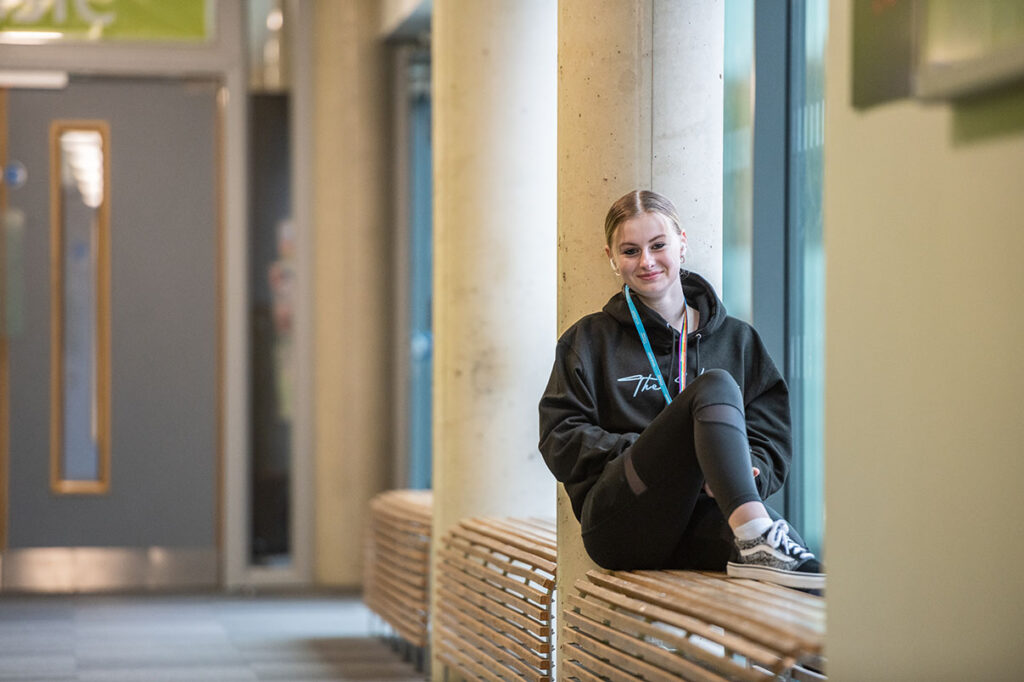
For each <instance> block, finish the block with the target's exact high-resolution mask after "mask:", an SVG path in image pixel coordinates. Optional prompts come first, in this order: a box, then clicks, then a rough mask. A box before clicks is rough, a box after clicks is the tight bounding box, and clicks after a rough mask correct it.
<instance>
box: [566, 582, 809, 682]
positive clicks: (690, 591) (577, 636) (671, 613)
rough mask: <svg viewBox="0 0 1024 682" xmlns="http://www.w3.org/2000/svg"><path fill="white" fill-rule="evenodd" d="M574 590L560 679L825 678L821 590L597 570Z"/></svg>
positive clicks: (586, 681) (569, 603)
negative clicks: (818, 592) (815, 592)
mask: <svg viewBox="0 0 1024 682" xmlns="http://www.w3.org/2000/svg"><path fill="white" fill-rule="evenodd" d="M575 588H576V591H577V592H578V594H575V595H570V596H569V597H568V599H567V605H566V610H565V612H564V613H563V614H562V625H561V631H560V633H559V637H560V638H561V645H562V646H563V656H562V662H561V664H560V665H561V666H562V667H561V668H560V669H559V679H561V680H572V679H576V680H581V681H583V682H592V681H594V680H601V679H605V678H608V679H613V680H619V679H636V678H642V679H645V680H665V681H667V680H679V679H685V680H702V681H708V682H712V681H715V682H718V681H721V680H743V681H749V682H756V681H758V680H778V679H780V678H781V679H797V680H821V679H824V676H823V674H821V673H819V672H817V671H820V670H823V669H824V661H823V659H822V658H821V656H822V648H823V644H824V636H825V608H824V599H822V598H821V597H816V596H812V595H808V594H805V593H802V592H798V591H795V590H790V589H787V588H784V587H778V586H776V585H770V584H766V583H761V582H757V581H754V580H736V579H728V578H726V577H725V576H724V575H723V574H720V573H700V572H695V571H611V572H609V571H600V570H595V571H590V572H589V573H587V575H586V577H585V578H581V579H580V580H578V581H576V584H575ZM805 666H806V667H805Z"/></svg>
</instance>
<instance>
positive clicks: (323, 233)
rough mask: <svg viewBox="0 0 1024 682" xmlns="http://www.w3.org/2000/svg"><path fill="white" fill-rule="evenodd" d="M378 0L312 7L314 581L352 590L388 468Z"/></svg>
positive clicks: (327, 1) (386, 229)
mask: <svg viewBox="0 0 1024 682" xmlns="http://www.w3.org/2000/svg"><path fill="white" fill-rule="evenodd" d="M378 11H379V8H378V6H377V2H376V0H355V1H353V2H334V0H319V1H318V2H317V3H316V5H315V17H316V30H315V38H314V39H315V47H314V50H315V53H314V54H315V73H314V84H315V91H316V94H315V103H314V105H315V115H314V137H315V139H316V153H315V165H314V177H313V182H314V187H313V201H314V206H313V218H314V222H315V227H314V239H315V251H314V256H313V265H314V269H315V279H314V294H315V299H314V313H313V314H314V316H315V333H314V347H315V351H314V353H315V355H314V358H315V367H316V372H315V380H314V395H315V401H316V409H315V415H316V431H315V438H316V444H315V452H316V482H315V494H316V519H317V522H318V523H317V528H316V535H315V550H316V567H315V568H316V570H315V574H316V580H317V582H319V583H321V584H328V585H358V584H359V583H360V580H361V576H362V564H363V534H364V530H365V528H366V524H367V514H368V510H369V499H370V497H372V496H373V495H374V494H375V493H376V492H378V491H380V490H382V489H383V488H384V487H385V485H386V482H387V473H388V466H389V462H390V461H391V448H390V432H389V430H388V422H389V416H390V410H389V399H390V398H389V396H388V391H387V389H388V388H389V386H390V380H389V378H388V372H389V371H390V357H389V353H390V349H391V346H390V342H389V339H390V328H389V321H390V318H391V315H390V313H389V312H388V311H389V310H390V304H391V296H392V290H391V287H392V286H393V278H391V277H390V276H389V272H390V270H391V269H392V267H393V266H392V263H391V258H390V257H391V249H392V248H393V247H392V246H391V245H390V244H389V241H388V235H389V234H390V229H391V218H390V208H389V207H390V203H391V199H392V194H393V190H392V188H391V184H390V182H389V178H388V164H389V161H390V158H389V156H388V151H387V150H388V138H387V125H386V121H387V111H388V97H387V95H388V92H387V88H386V86H385V85H384V84H385V83H386V82H387V71H386V66H387V60H386V52H385V50H384V47H383V45H382V43H381V42H380V41H379V40H378V38H377V28H378V26H379V21H380V19H379V16H378Z"/></svg>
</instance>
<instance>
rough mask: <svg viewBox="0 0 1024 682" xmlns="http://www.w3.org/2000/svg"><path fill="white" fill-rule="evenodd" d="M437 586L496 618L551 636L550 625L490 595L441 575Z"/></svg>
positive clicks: (543, 635)
mask: <svg viewBox="0 0 1024 682" xmlns="http://www.w3.org/2000/svg"><path fill="white" fill-rule="evenodd" d="M438 586H439V587H440V588H441V589H443V590H447V591H448V592H450V593H451V594H455V595H457V596H458V597H459V598H460V599H462V600H464V601H467V602H469V603H471V604H473V605H474V606H476V607H477V608H479V609H482V610H484V611H486V612H487V613H490V614H491V615H493V616H494V617H496V618H501V619H503V620H506V621H509V622H510V623H515V624H516V625H517V626H519V627H521V628H523V629H525V630H526V631H528V632H530V633H532V634H534V635H536V636H538V637H542V638H550V637H551V626H550V625H548V624H547V623H543V622H541V621H538V620H535V619H533V618H531V617H529V616H527V615H525V614H523V613H520V612H519V611H513V610H512V609H510V608H508V607H507V606H505V605H504V604H502V603H501V602H497V601H494V600H493V599H491V598H490V597H487V596H485V595H482V594H480V593H479V592H474V591H473V590H470V589H467V588H465V587H464V586H463V585H462V584H461V583H459V582H457V581H455V580H453V579H451V578H448V577H446V576H441V577H440V579H439V581H438Z"/></svg>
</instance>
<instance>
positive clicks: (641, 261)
mask: <svg viewBox="0 0 1024 682" xmlns="http://www.w3.org/2000/svg"><path fill="white" fill-rule="evenodd" d="M685 251H686V234H685V233H684V234H682V235H680V234H679V233H678V232H676V230H675V227H673V226H672V221H670V220H669V219H668V218H666V217H665V216H663V215H661V214H660V213H641V214H640V215H637V216H634V217H633V218H630V219H629V220H626V221H625V222H623V223H622V224H620V225H619V226H618V227H617V228H616V229H615V232H614V234H612V244H611V246H610V247H608V246H606V247H605V253H606V254H607V255H608V258H610V259H611V260H612V263H613V264H614V265H615V269H616V270H618V271H619V274H621V275H622V281H623V282H625V283H626V284H628V285H629V288H630V289H632V290H633V291H635V292H636V293H637V294H639V295H641V296H643V297H645V298H660V297H661V296H662V295H663V294H665V293H666V292H667V291H668V290H669V288H670V287H672V286H676V287H678V286H679V267H680V265H681V263H682V258H683V254H684V253H685Z"/></svg>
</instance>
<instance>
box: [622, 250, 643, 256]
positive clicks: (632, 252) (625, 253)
mask: <svg viewBox="0 0 1024 682" xmlns="http://www.w3.org/2000/svg"><path fill="white" fill-rule="evenodd" d="M638 253H640V249H623V250H622V255H623V256H635V255H636V254H638Z"/></svg>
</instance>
